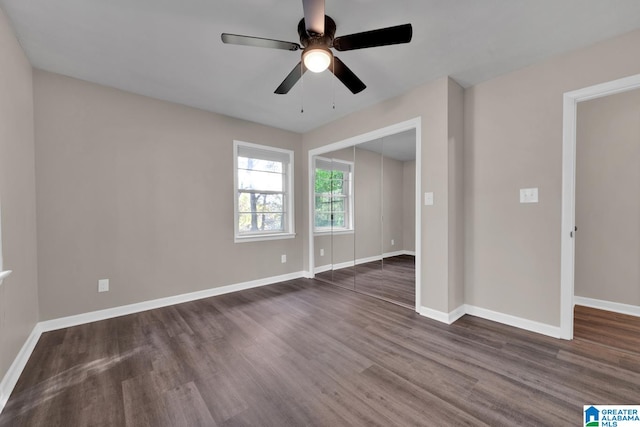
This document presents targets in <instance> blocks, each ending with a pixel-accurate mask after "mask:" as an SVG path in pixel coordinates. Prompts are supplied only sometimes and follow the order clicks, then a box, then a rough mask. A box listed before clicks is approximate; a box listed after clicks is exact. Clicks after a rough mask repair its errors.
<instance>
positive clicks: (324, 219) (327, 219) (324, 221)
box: [316, 212, 331, 228]
mask: <svg viewBox="0 0 640 427" xmlns="http://www.w3.org/2000/svg"><path fill="white" fill-rule="evenodd" d="M316 227H318V228H323V227H325V228H326V227H331V212H326V213H325V212H321V213H319V212H316Z"/></svg>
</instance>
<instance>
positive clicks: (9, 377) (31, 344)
mask: <svg viewBox="0 0 640 427" xmlns="http://www.w3.org/2000/svg"><path fill="white" fill-rule="evenodd" d="M40 335H42V328H41V327H40V324H39V323H37V324H36V325H35V326H34V327H33V330H32V331H31V334H29V336H28V337H27V340H26V341H25V342H24V344H23V345H22V348H21V349H20V351H19V352H18V355H17V356H16V358H15V359H13V363H12V364H11V366H9V370H7V373H6V374H5V375H4V378H2V382H0V413H2V410H3V409H4V407H5V405H6V404H7V401H8V400H9V396H10V395H11V392H12V391H13V388H14V387H15V386H16V383H17V382H18V379H19V378H20V374H21V373H22V370H23V369H24V367H25V366H26V365H27V362H28V361H29V357H31V353H33V350H34V349H35V348H36V344H37V343H38V340H39V339H40Z"/></svg>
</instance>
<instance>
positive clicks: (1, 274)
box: [0, 270, 11, 285]
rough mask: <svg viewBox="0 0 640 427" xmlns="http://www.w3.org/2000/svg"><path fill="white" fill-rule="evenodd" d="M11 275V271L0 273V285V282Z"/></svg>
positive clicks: (0, 283)
mask: <svg viewBox="0 0 640 427" xmlns="http://www.w3.org/2000/svg"><path fill="white" fill-rule="evenodd" d="M10 274H11V270H5V271H0V285H2V281H3V280H4V279H6V278H7V277H9V275H10Z"/></svg>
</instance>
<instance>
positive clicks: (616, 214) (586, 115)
mask: <svg viewBox="0 0 640 427" xmlns="http://www.w3.org/2000/svg"><path fill="white" fill-rule="evenodd" d="M576 224H577V225H578V233H577V234H576V240H575V245H576V246H575V248H576V252H575V254H576V259H575V294H576V295H577V296H581V297H587V298H595V299H599V300H605V301H613V302H618V303H623V304H632V305H640V262H639V261H640V90H635V91H631V92H626V93H621V94H617V95H611V96H607V97H604V98H599V99H595V100H591V101H586V102H581V103H579V104H578V122H577V139H576Z"/></svg>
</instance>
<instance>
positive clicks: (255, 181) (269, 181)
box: [238, 169, 284, 191]
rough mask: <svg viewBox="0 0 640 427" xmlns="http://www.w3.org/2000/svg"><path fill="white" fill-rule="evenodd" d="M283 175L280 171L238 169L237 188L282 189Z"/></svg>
mask: <svg viewBox="0 0 640 427" xmlns="http://www.w3.org/2000/svg"><path fill="white" fill-rule="evenodd" d="M283 176H284V175H282V174H280V173H272V172H264V171H252V170H247V169H238V189H239V190H263V191H284V188H283V187H284V179H283Z"/></svg>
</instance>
